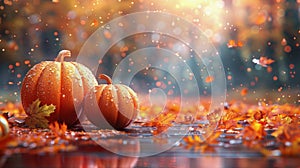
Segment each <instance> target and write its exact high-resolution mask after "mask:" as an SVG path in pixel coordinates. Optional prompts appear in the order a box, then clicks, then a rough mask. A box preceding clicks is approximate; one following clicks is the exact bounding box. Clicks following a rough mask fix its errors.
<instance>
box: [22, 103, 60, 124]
mask: <svg viewBox="0 0 300 168" xmlns="http://www.w3.org/2000/svg"><path fill="white" fill-rule="evenodd" d="M40 104H41V101H40V100H39V99H37V100H35V101H34V102H33V103H32V104H31V105H30V106H29V114H28V117H27V118H26V119H25V124H26V125H27V126H28V127H29V128H48V122H49V121H48V120H47V118H46V117H49V116H50V114H51V113H53V112H54V110H55V106H54V105H52V104H51V105H43V106H41V107H40Z"/></svg>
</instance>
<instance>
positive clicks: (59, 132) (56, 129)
mask: <svg viewBox="0 0 300 168" xmlns="http://www.w3.org/2000/svg"><path fill="white" fill-rule="evenodd" d="M49 128H50V130H51V131H52V132H53V133H54V135H55V136H57V137H62V138H64V137H65V133H66V132H67V129H68V126H67V125H66V124H65V123H63V124H59V123H58V122H57V121H55V122H54V123H51V124H50V125H49Z"/></svg>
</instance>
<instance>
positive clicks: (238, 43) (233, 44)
mask: <svg viewBox="0 0 300 168" xmlns="http://www.w3.org/2000/svg"><path fill="white" fill-rule="evenodd" d="M243 45H244V44H243V42H241V41H236V40H229V41H228V43H227V47H228V48H236V47H243Z"/></svg>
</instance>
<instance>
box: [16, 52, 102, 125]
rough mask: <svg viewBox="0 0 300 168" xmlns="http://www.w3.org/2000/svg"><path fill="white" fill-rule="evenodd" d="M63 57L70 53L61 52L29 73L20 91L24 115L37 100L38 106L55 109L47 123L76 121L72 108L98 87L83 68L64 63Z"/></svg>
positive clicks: (92, 77) (75, 64) (68, 123)
mask: <svg viewBox="0 0 300 168" xmlns="http://www.w3.org/2000/svg"><path fill="white" fill-rule="evenodd" d="M65 57H71V52H70V51H68V50H62V51H60V52H59V54H58V56H57V58H56V59H55V61H43V62H41V63H39V64H36V65H35V66H34V67H32V68H31V69H30V70H29V71H28V73H27V74H26V76H25V78H24V80H23V83H22V88H21V101H22V105H23V107H24V110H25V112H26V113H27V114H28V113H29V111H28V107H29V106H30V104H31V103H32V102H33V101H35V100H36V99H39V100H40V101H41V105H44V104H47V105H50V104H53V105H55V106H56V109H55V112H54V113H51V115H50V117H49V118H48V119H49V121H50V122H54V121H58V122H60V123H63V122H64V123H66V124H67V125H72V124H73V123H75V122H76V121H77V114H76V110H75V105H78V104H79V103H80V102H81V101H82V99H83V98H84V95H85V94H86V93H88V92H89V90H90V89H92V88H93V87H94V86H96V85H97V84H98V83H97V80H96V78H95V77H94V75H93V74H92V72H91V71H90V70H89V69H88V68H87V67H86V66H84V65H82V64H80V63H76V62H66V61H64V58H65Z"/></svg>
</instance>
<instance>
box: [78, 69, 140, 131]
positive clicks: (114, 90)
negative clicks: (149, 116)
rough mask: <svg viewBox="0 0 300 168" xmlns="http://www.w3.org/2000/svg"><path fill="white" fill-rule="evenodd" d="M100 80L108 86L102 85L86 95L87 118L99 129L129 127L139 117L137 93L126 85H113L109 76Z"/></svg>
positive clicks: (104, 76) (85, 109)
mask: <svg viewBox="0 0 300 168" xmlns="http://www.w3.org/2000/svg"><path fill="white" fill-rule="evenodd" d="M99 78H100V79H104V80H106V82H107V84H100V85H98V86H95V88H94V89H93V90H92V91H91V92H90V93H89V94H87V95H86V97H85V99H84V102H83V107H82V108H83V111H84V114H86V116H87V118H88V119H89V120H90V121H91V122H92V123H93V124H94V125H96V126H97V127H99V128H115V129H117V130H121V129H123V128H125V127H127V126H128V125H129V124H130V123H131V122H132V121H133V119H134V118H135V117H136V115H137V110H138V99H137V95H136V93H135V92H134V91H133V90H132V89H131V88H129V87H128V86H126V85H122V84H115V85H113V84H112V80H111V78H110V77H108V76H107V75H104V74H101V75H100V76H99Z"/></svg>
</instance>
